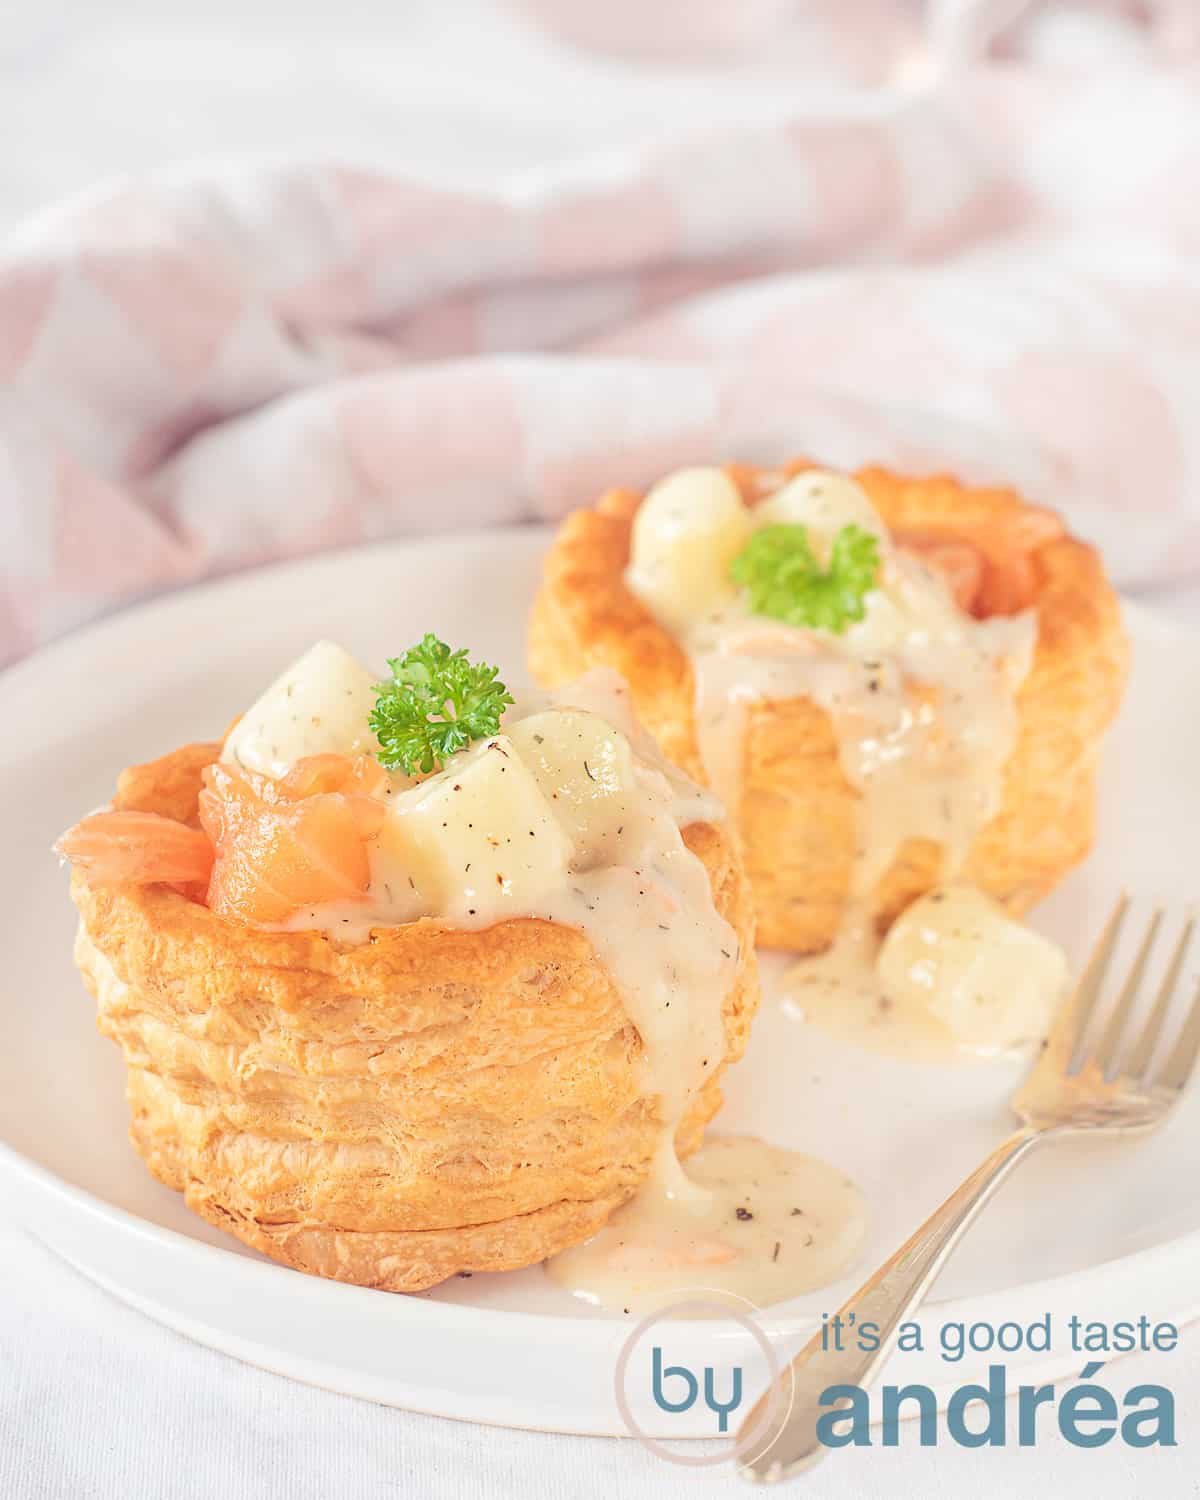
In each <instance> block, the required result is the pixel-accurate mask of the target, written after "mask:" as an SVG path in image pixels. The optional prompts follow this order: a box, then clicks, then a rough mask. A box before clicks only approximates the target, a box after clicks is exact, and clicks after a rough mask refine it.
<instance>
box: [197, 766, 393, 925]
mask: <svg viewBox="0 0 1200 1500" xmlns="http://www.w3.org/2000/svg"><path fill="white" fill-rule="evenodd" d="M372 767H375V768H377V769H378V777H377V776H376V774H375V770H373V769H372ZM203 779H204V786H203V789H202V790H201V792H200V801H199V811H200V823H201V826H202V827H203V828H204V830H205V832H206V833H207V834H208V836H209V838H211V840H212V842H213V845H214V847H215V849H216V862H215V863H214V865H213V870H212V878H211V880H210V881H209V887H208V904H209V906H210V907H211V908H212V910H213V911H214V912H216V913H217V914H218V915H220V916H223V917H229V918H232V919H233V920H235V921H240V922H246V923H249V924H250V925H252V926H260V927H261V926H267V925H273V924H276V923H280V922H285V921H286V920H287V919H288V918H289V917H291V916H292V915H293V914H294V913H295V912H296V911H297V910H299V909H300V908H301V907H306V906H318V905H321V904H322V903H324V902H327V901H353V900H356V899H359V898H360V897H362V896H363V895H364V894H365V892H366V889H367V887H368V885H369V884H370V880H371V865H370V858H369V854H368V851H367V840H368V839H370V838H372V837H374V836H375V835H376V834H377V833H378V832H379V830H380V828H381V827H382V826H383V819H384V815H385V809H384V806H383V803H382V802H380V801H378V800H377V799H376V798H373V797H372V796H370V795H369V790H373V789H376V788H378V786H380V785H381V784H382V780H381V779H386V773H385V772H384V771H383V769H382V767H378V763H377V762H374V761H372V760H371V758H370V757H368V756H358V757H356V758H354V759H353V760H352V759H350V758H349V757H345V756H337V755H321V756H312V757H309V758H308V759H306V760H301V761H298V762H297V763H296V765H295V766H293V767H292V769H291V770H290V771H289V772H288V774H287V775H286V776H285V777H283V778H282V779H281V780H279V781H272V780H271V778H270V777H267V776H261V775H258V774H256V773H255V772H253V771H246V770H242V769H235V768H233V767H231V766H226V765H222V764H220V763H219V762H218V763H216V764H214V765H211V766H209V767H207V769H206V770H205V771H204V776H203Z"/></svg>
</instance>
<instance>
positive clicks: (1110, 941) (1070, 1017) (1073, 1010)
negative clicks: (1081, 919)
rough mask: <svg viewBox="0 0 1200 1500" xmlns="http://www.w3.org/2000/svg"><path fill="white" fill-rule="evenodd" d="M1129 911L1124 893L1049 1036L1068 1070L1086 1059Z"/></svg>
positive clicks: (1050, 1049) (1051, 1050)
mask: <svg viewBox="0 0 1200 1500" xmlns="http://www.w3.org/2000/svg"><path fill="white" fill-rule="evenodd" d="M1128 910H1129V897H1128V896H1126V895H1125V894H1123V893H1122V896H1121V899H1120V900H1119V901H1118V902H1117V904H1116V906H1115V907H1114V908H1113V911H1112V915H1111V916H1110V917H1109V919H1108V921H1107V922H1106V923H1105V924H1104V931H1103V932H1102V933H1101V934H1100V941H1099V942H1098V943H1097V944H1096V946H1095V947H1094V948H1093V949H1092V953H1091V957H1090V958H1089V959H1088V961H1087V967H1086V968H1085V969H1084V971H1083V973H1082V974H1081V975H1080V976H1079V983H1078V984H1077V985H1076V986H1075V993H1074V994H1073V995H1072V996H1071V999H1070V1001H1069V1002H1068V1004H1066V1005H1064V1006H1063V1008H1062V1010H1061V1011H1060V1012H1059V1017H1058V1020H1057V1021H1056V1022H1055V1024H1054V1029H1053V1030H1052V1031H1051V1033H1050V1036H1049V1038H1048V1052H1049V1054H1050V1056H1052V1057H1061V1058H1063V1059H1064V1061H1066V1065H1067V1071H1068V1072H1074V1071H1076V1069H1077V1067H1078V1066H1079V1064H1080V1063H1081V1062H1082V1057H1081V1056H1080V1054H1081V1053H1082V1051H1083V1045H1082V1044H1083V1039H1084V1037H1085V1036H1086V1035H1087V1029H1088V1022H1089V1021H1090V1020H1091V1017H1092V1012H1093V1011H1094V1010H1095V1008H1096V1000H1097V998H1098V996H1099V994H1100V991H1101V989H1102V988H1103V986H1104V976H1105V975H1106V974H1107V972H1108V965H1109V963H1110V961H1111V959H1112V955H1113V949H1114V948H1115V947H1116V945H1117V937H1118V936H1119V934H1120V931H1121V923H1122V922H1124V920H1125V913H1126V912H1127V911H1128Z"/></svg>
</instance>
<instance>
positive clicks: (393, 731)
mask: <svg viewBox="0 0 1200 1500" xmlns="http://www.w3.org/2000/svg"><path fill="white" fill-rule="evenodd" d="M388 666H389V667H390V668H391V671H392V675H391V677H390V678H389V679H388V680H387V681H386V682H379V683H376V685H375V692H376V693H377V694H378V701H377V702H376V704H375V707H374V708H373V709H372V710H371V717H370V720H369V722H370V726H371V730H372V732H373V733H374V735H375V738H376V739H377V740H378V741H379V759H380V762H381V763H382V764H383V765H385V766H387V767H388V768H389V769H390V770H396V769H399V770H401V771H404V772H405V773H406V774H408V775H409V776H412V775H414V774H415V773H416V772H417V771H422V772H424V773H426V774H428V773H429V772H430V771H432V770H433V769H434V768H435V767H436V766H439V765H441V764H442V762H443V761H445V760H448V759H449V757H450V756H452V755H453V754H455V752H456V751H459V750H462V749H464V748H465V747H466V746H467V745H469V744H470V743H471V741H472V740H479V739H483V738H484V737H485V736H486V735H489V734H495V733H496V732H497V730H498V729H499V728H500V718H501V715H502V714H503V713H504V710H505V708H507V706H508V705H509V704H510V703H511V702H512V701H513V700H512V696H511V695H510V693H509V691H508V689H507V688H506V687H505V686H504V684H503V683H502V682H497V681H496V672H497V668H496V667H488V666H484V665H482V664H481V665H479V666H473V665H472V664H471V663H470V662H469V661H468V660H467V653H466V652H465V651H451V649H450V647H449V646H447V645H446V643H445V641H439V640H438V638H437V636H436V635H426V636H425V638H424V640H423V641H422V642H421V643H420V645H418V646H410V647H409V648H408V650H407V651H406V652H405V653H404V655H403V656H391V657H389V658H388Z"/></svg>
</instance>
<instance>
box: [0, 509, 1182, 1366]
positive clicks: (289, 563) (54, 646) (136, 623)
mask: <svg viewBox="0 0 1200 1500" xmlns="http://www.w3.org/2000/svg"><path fill="white" fill-rule="evenodd" d="M554 524H555V523H554V522H552V521H542V520H537V519H532V520H531V519H527V520H521V521H515V522H511V523H503V524H498V525H493V526H476V527H471V528H468V529H465V530H462V531H454V532H434V533H420V534H413V535H411V536H400V537H387V538H380V539H378V540H372V541H368V542H356V543H352V544H349V545H346V546H342V547H335V548H327V549H322V550H321V551H319V552H313V553H306V554H303V555H300V556H294V557H285V558H277V559H273V560H271V561H269V562H265V563H260V564H257V565H255V566H253V567H248V568H240V569H236V570H231V571H228V572H222V573H220V574H219V575H217V576H210V577H206V578H200V579H194V580H190V581H188V582H186V583H183V584H181V585H179V586H177V587H174V588H171V589H168V590H166V591H163V592H159V593H154V594H151V595H149V596H143V597H140V598H138V599H136V600H134V601H132V602H130V603H128V604H126V605H125V606H123V607H120V608H118V609H116V610H114V611H112V612H109V613H106V614H104V615H103V616H101V617H100V618H98V619H92V620H87V621H83V622H80V623H79V624H77V625H75V626H73V627H71V628H70V629H68V630H67V631H65V632H64V633H63V634H61V635H59V636H57V637H56V638H55V639H54V640H52V641H48V642H46V643H44V644H42V645H40V646H39V647H37V648H36V649H35V650H33V651H31V652H30V653H28V654H27V655H26V656H24V657H22V658H20V659H19V660H17V661H15V662H12V663H9V664H8V665H7V666H6V667H4V668H3V670H0V700H2V698H3V696H4V694H6V693H8V692H11V691H17V692H19V691H20V690H21V688H22V687H23V686H24V684H25V682H26V681H27V680H28V679H32V678H34V677H40V676H42V675H44V673H45V671H46V669H47V668H53V667H54V666H55V664H56V663H57V662H58V661H59V660H60V659H62V658H66V657H68V656H69V655H70V653H71V652H72V651H74V650H77V649H78V648H79V646H80V645H81V643H83V644H86V646H87V648H88V649H89V650H97V651H104V650H105V649H106V648H107V647H109V646H110V645H115V644H116V643H117V642H118V641H119V640H120V639H121V638H122V637H123V636H136V634H137V632H138V631H140V630H143V629H144V628H145V622H146V620H147V617H157V616H160V615H164V614H165V615H170V614H173V613H175V612H176V611H188V610H190V609H192V608H194V607H195V606H196V604H197V603H198V602H203V601H204V600H206V599H207V600H208V601H209V602H210V603H215V604H219V601H220V599H221V597H222V595H224V594H227V593H236V592H239V591H241V590H242V589H245V588H246V587H247V586H250V585H252V583H253V581H254V580H255V579H257V578H260V577H264V576H269V577H272V578H277V577H279V576H280V575H292V576H294V577H295V578H297V579H298V580H303V579H304V577H305V576H312V575H317V576H319V575H320V574H321V573H322V572H324V571H326V570H332V571H336V570H338V569H339V568H342V567H345V566H346V565H347V564H348V563H352V561H353V560H354V559H356V558H362V557H366V556H370V557H372V558H375V559H378V558H379V557H381V556H386V555H387V554H389V553H395V554H400V553H403V554H406V555H411V554H412V553H413V552H414V551H415V552H418V553H419V552H424V551H438V550H441V549H444V548H447V547H455V548H460V547H463V546H466V547H473V546H478V545H480V544H483V543H486V544H487V545H488V546H489V547H491V548H495V547H496V546H497V545H503V546H508V545H514V544H515V545H517V546H523V545H526V544H527V543H528V542H529V541H530V540H531V539H532V538H534V537H535V536H537V535H538V534H539V533H541V534H543V535H548V534H550V533H552V532H553V530H554ZM1121 607H1122V610H1123V611H1124V613H1125V615H1126V618H1127V619H1128V620H1129V621H1130V622H1131V623H1132V622H1134V621H1136V624H1137V630H1138V633H1141V634H1145V635H1147V636H1150V637H1152V638H1155V639H1157V640H1159V641H1171V640H1176V641H1178V640H1182V641H1187V642H1190V643H1191V644H1192V645H1193V647H1194V648H1195V649H1196V650H1197V651H1200V631H1198V630H1196V629H1195V628H1192V627H1189V626H1188V625H1186V624H1181V623H1179V622H1176V621H1174V620H1171V619H1169V618H1168V617H1166V616H1164V615H1163V614H1161V613H1160V612H1159V611H1158V610H1157V609H1155V608H1154V607H1153V606H1152V605H1149V604H1146V603H1144V602H1142V601H1141V600H1139V599H1133V598H1129V597H1128V596H1126V595H1121ZM522 670H524V666H523V664H522ZM0 1176H15V1177H16V1178H17V1179H18V1180H23V1181H24V1183H25V1184H26V1185H27V1186H28V1187H31V1188H32V1189H33V1190H34V1192H35V1193H41V1194H46V1195H49V1196H50V1197H52V1198H55V1197H56V1198H58V1199H59V1200H62V1201H64V1202H66V1203H67V1204H69V1205H70V1207H71V1208H72V1209H74V1210H76V1211H80V1212H83V1213H85V1214H88V1215H91V1216H92V1217H94V1218H96V1219H99V1220H100V1221H102V1222H104V1223H105V1224H107V1225H108V1226H109V1228H110V1229H113V1230H115V1231H117V1232H118V1233H121V1234H123V1235H126V1236H130V1237H133V1238H135V1239H142V1240H148V1241H150V1242H151V1243H152V1244H154V1245H155V1246H156V1247H157V1248H159V1249H161V1250H164V1251H167V1252H174V1253H182V1254H185V1255H187V1254H191V1253H193V1252H211V1254H205V1255H204V1258H205V1259H207V1260H208V1261H209V1262H210V1263H211V1264H213V1265H216V1266H218V1267H219V1266H220V1265H221V1264H224V1263H226V1261H227V1259H229V1258H232V1260H234V1261H236V1262H239V1263H240V1264H241V1265H242V1266H246V1267H253V1268H254V1269H253V1270H252V1271H251V1272H249V1273H248V1274H251V1275H256V1276H259V1277H262V1276H263V1275H264V1274H265V1275H266V1276H267V1277H270V1278H273V1280H272V1285H274V1284H276V1282H278V1281H279V1279H280V1278H293V1280H294V1277H295V1276H296V1274H297V1273H295V1272H293V1271H292V1268H290V1267H287V1266H283V1265H280V1264H278V1263H276V1262H273V1261H271V1260H269V1259H267V1258H263V1257H260V1256H258V1255H256V1254H255V1255H247V1254H243V1253H241V1252H240V1251H238V1250H236V1249H234V1248H232V1247H229V1246H225V1245H214V1244H210V1243H208V1242H207V1241H205V1240H201V1239H198V1238H195V1237H194V1236H192V1235H189V1234H187V1233H185V1232H184V1231H182V1230H178V1229H172V1228H169V1227H168V1226H166V1225H162V1224H156V1223H154V1222H153V1221H151V1220H149V1219H146V1218H143V1217H142V1216H141V1215H140V1214H137V1213H135V1212H133V1211H132V1210H130V1209H126V1208H122V1207H120V1206H119V1205H117V1204H115V1203H112V1202H111V1201H109V1200H108V1199H106V1198H103V1197H102V1196H100V1195H99V1194H96V1193H93V1192H92V1191H91V1190H90V1189H87V1188H83V1187H80V1186H79V1185H78V1184H76V1183H72V1182H70V1181H69V1180H68V1179H67V1178H65V1177H62V1176H60V1175H59V1174H58V1173H57V1172H54V1171H53V1170H52V1169H51V1168H49V1167H46V1166H43V1165H42V1164H41V1163H39V1162H37V1161H35V1160H34V1159H33V1158H32V1157H30V1156H28V1155H26V1153H25V1152H23V1151H21V1150H20V1149H19V1148H17V1147H16V1146H14V1145H12V1144H10V1143H9V1141H7V1140H5V1139H3V1138H0ZM35 1233H36V1231H35ZM51 1248H53V1247H51ZM214 1254H215V1255H216V1256H217V1257H219V1258H220V1259H219V1260H216V1261H213V1260H212V1255H214ZM1168 1254H1169V1255H1170V1257H1171V1259H1174V1258H1176V1257H1179V1258H1180V1259H1182V1258H1184V1257H1185V1256H1192V1257H1194V1258H1195V1259H1196V1260H1197V1261H1198V1262H1200V1229H1196V1230H1188V1231H1184V1232H1183V1233H1182V1234H1177V1235H1172V1236H1170V1237H1169V1238H1167V1239H1163V1240H1160V1241H1157V1242H1155V1243H1154V1244H1152V1245H1148V1246H1144V1247H1142V1248H1140V1249H1137V1250H1133V1251H1129V1252H1127V1253H1125V1254H1123V1255H1117V1256H1113V1257H1110V1258H1107V1259H1105V1260H1103V1261H1099V1262H1097V1263H1096V1264H1094V1265H1091V1266H1087V1267H1084V1268H1081V1269H1077V1270H1073V1271H1067V1272H1062V1273H1059V1274H1057V1275H1055V1276H1050V1277H1044V1278H1040V1279H1038V1280H1033V1281H1030V1280H1026V1281H1020V1282H1017V1283H1015V1284H1014V1285H1013V1286H1011V1287H1006V1288H1001V1289H999V1290H991V1291H984V1292H979V1293H973V1294H971V1295H968V1296H960V1297H956V1298H950V1299H946V1300H944V1301H941V1300H938V1299H937V1298H936V1297H930V1298H928V1299H926V1301H925V1303H924V1304H923V1306H924V1307H925V1308H930V1309H937V1310H938V1311H939V1314H940V1315H941V1317H942V1318H943V1319H944V1318H946V1317H948V1316H952V1315H953V1314H954V1313H955V1312H956V1311H958V1310H960V1309H969V1308H972V1307H977V1306H979V1305H980V1304H983V1303H985V1302H987V1301H988V1300H989V1299H993V1298H995V1297H998V1296H1000V1297H1004V1296H1010V1297H1011V1296H1012V1295H1013V1294H1014V1293H1017V1292H1019V1293H1020V1294H1021V1295H1022V1296H1023V1297H1025V1296H1031V1295H1033V1294H1035V1293H1041V1292H1045V1293H1047V1294H1049V1293H1050V1292H1051V1291H1053V1290H1054V1289H1057V1288H1063V1287H1066V1286H1067V1285H1076V1286H1078V1285H1079V1284H1081V1283H1082V1282H1085V1281H1091V1280H1101V1279H1103V1278H1104V1277H1111V1276H1113V1275H1119V1274H1129V1273H1130V1272H1132V1271H1134V1270H1135V1269H1136V1267H1137V1265H1138V1263H1139V1262H1142V1261H1146V1260H1149V1259H1151V1258H1153V1257H1154V1256H1156V1255H1158V1256H1161V1255H1168ZM72 1263H73V1264H74V1262H72ZM77 1269H82V1268H81V1267H78V1266H77ZM84 1274H86V1271H84ZM299 1274H300V1275H303V1276H304V1282H303V1283H295V1284H296V1285H305V1284H306V1285H307V1287H308V1289H309V1290H308V1293H307V1295H312V1296H318V1297H326V1298H329V1297H334V1298H337V1297H351V1296H353V1297H357V1298H363V1297H368V1296H373V1295H374V1294H376V1293H377V1291H378V1289H376V1288H371V1287H362V1286H358V1285H355V1284H352V1283H346V1282H339V1281H334V1280H332V1279H330V1278H325V1277H320V1276H311V1275H304V1273H299ZM782 1305H786V1304H782ZM403 1306H404V1308H405V1309H406V1316H409V1317H412V1318H414V1319H416V1320H419V1321H420V1322H421V1323H422V1324H423V1326H424V1328H425V1330H426V1331H430V1330H434V1329H436V1328H437V1327H439V1326H441V1327H444V1328H453V1329H455V1330H460V1331H465V1330H467V1329H469V1328H471V1327H472V1326H473V1327H475V1328H476V1330H477V1329H478V1326H479V1323H480V1321H481V1320H483V1319H495V1320H499V1321H502V1322H503V1324H504V1326H505V1327H506V1328H509V1329H516V1328H518V1327H520V1328H523V1329H526V1330H529V1331H534V1330H536V1331H538V1332H540V1333H543V1334H544V1333H547V1332H549V1330H550V1328H554V1329H562V1330H568V1331H571V1333H572V1334H573V1338H574V1341H575V1343H576V1346H577V1347H578V1344H579V1342H580V1341H581V1340H582V1339H584V1338H587V1339H589V1340H593V1341H595V1342H597V1343H599V1342H600V1341H601V1340H605V1339H608V1340H611V1337H612V1333H613V1330H614V1329H615V1328H619V1327H621V1326H622V1324H623V1321H624V1320H623V1319H621V1318H619V1317H616V1316H605V1315H597V1316H586V1317H580V1316H569V1315H566V1314H559V1313H554V1312H545V1311H532V1310H530V1311H525V1310H521V1309H514V1308H496V1307H479V1306H476V1305H474V1304H470V1303H456V1302H447V1301H443V1300H440V1299H437V1298H428V1297H424V1296H419V1295H418V1296H405V1297H404V1299H403ZM761 1316H762V1319H763V1322H764V1326H765V1327H766V1328H767V1330H768V1332H769V1333H770V1334H771V1335H772V1336H777V1337H788V1336H792V1335H795V1334H799V1333H802V1332H804V1331H806V1330H807V1329H808V1328H809V1327H811V1326H812V1323H813V1321H814V1319H813V1317H812V1315H798V1314H790V1315H782V1314H778V1313H775V1312H773V1310H772V1309H771V1308H769V1307H768V1308H766V1309H764V1310H763V1313H762V1315H761ZM1190 1316H1192V1317H1200V1306H1197V1308H1196V1309H1195V1311H1194V1312H1193V1313H1192V1314H1191V1315H1190ZM585 1329H586V1330H591V1332H590V1333H585V1332H584V1330H585Z"/></svg>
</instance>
